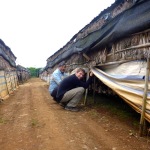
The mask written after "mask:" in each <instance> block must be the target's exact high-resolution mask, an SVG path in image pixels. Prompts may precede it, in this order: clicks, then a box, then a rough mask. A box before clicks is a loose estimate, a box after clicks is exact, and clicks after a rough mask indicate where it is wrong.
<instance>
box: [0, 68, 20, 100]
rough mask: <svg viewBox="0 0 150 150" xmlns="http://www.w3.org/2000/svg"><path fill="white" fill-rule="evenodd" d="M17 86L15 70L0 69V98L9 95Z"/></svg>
mask: <svg viewBox="0 0 150 150" xmlns="http://www.w3.org/2000/svg"><path fill="white" fill-rule="evenodd" d="M17 88H18V77H17V73H16V72H15V71H9V72H8V71H7V72H6V71H3V70H1V71H0V99H5V98H7V97H9V95H10V94H11V93H13V92H14V91H15V90H16V89H17Z"/></svg>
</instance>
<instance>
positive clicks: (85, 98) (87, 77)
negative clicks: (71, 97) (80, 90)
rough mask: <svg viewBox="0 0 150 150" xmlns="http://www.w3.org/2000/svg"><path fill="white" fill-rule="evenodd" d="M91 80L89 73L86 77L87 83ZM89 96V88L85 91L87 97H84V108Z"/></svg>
mask: <svg viewBox="0 0 150 150" xmlns="http://www.w3.org/2000/svg"><path fill="white" fill-rule="evenodd" d="M88 79H89V71H88V72H87V75H86V81H87V80H88ZM87 94H88V88H87V89H86V90H85V97H84V106H85V105H86V103H87Z"/></svg>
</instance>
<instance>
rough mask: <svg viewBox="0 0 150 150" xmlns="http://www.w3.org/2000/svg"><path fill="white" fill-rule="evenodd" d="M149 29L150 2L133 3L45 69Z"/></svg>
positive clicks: (77, 42) (149, 0)
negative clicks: (73, 56)
mask: <svg viewBox="0 0 150 150" xmlns="http://www.w3.org/2000/svg"><path fill="white" fill-rule="evenodd" d="M149 28H150V0H143V1H142V2H139V3H135V4H134V5H133V6H132V7H131V8H129V9H127V10H126V11H124V12H122V13H121V14H119V15H118V16H116V17H115V18H113V19H110V21H109V22H107V23H106V24H105V25H104V26H103V27H102V28H100V29H99V30H97V31H95V32H92V33H90V34H89V35H87V36H86V37H84V38H82V39H80V40H77V41H76V42H74V43H73V44H72V45H71V46H70V47H69V48H68V49H67V50H66V51H64V52H63V53H62V54H61V55H59V56H58V57H56V58H55V59H54V60H52V61H49V62H48V64H47V67H50V68H51V67H53V66H54V65H55V64H57V63H59V62H60V61H62V60H64V59H66V58H68V57H70V56H72V55H73V54H75V53H78V52H87V51H89V50H91V48H92V47H93V46H95V48H98V47H103V46H108V45H112V43H113V42H115V41H117V40H118V39H121V38H124V37H127V36H130V35H131V34H134V33H137V32H140V31H143V30H146V29H149Z"/></svg>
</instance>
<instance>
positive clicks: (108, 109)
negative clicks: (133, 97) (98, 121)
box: [87, 94, 140, 127]
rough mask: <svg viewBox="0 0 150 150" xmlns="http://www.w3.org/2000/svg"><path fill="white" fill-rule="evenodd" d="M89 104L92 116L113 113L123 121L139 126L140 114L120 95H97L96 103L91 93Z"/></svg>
mask: <svg viewBox="0 0 150 150" xmlns="http://www.w3.org/2000/svg"><path fill="white" fill-rule="evenodd" d="M87 106H89V107H90V108H93V109H95V110H94V111H93V109H90V110H91V112H90V114H91V116H93V117H94V116H95V117H96V116H98V114H99V116H100V115H102V113H103V115H105V114H111V116H113V117H118V118H119V119H121V120H122V121H128V122H130V123H131V124H132V125H133V126H135V127H138V126H139V119H140V115H139V114H138V113H137V112H135V110H133V109H132V108H131V107H130V106H129V105H128V104H127V103H126V102H124V101H123V100H122V99H121V98H119V97H117V96H116V97H113V96H106V95H95V103H94V101H93V95H92V94H91V95H90V94H89V96H88V98H87Z"/></svg>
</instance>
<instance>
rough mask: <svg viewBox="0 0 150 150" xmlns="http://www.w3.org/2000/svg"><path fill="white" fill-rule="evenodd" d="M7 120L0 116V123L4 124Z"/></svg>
mask: <svg viewBox="0 0 150 150" xmlns="http://www.w3.org/2000/svg"><path fill="white" fill-rule="evenodd" d="M7 122H8V120H6V119H4V118H2V117H0V124H6V123H7Z"/></svg>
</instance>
